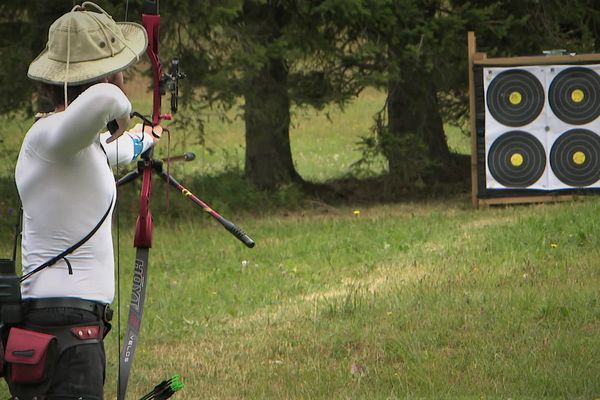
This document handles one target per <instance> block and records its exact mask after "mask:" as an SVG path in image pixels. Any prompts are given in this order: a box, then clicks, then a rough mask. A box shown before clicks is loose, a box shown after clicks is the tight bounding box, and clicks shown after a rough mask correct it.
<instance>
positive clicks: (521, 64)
mask: <svg viewBox="0 0 600 400" xmlns="http://www.w3.org/2000/svg"><path fill="white" fill-rule="evenodd" d="M468 53H469V98H470V115H471V118H470V122H471V181H472V193H471V195H472V202H473V205H474V206H475V207H478V206H479V205H485V204H507V203H508V204H510V203H531V202H546V201H560V200H569V199H572V198H573V196H574V195H577V194H588V193H600V54H580V55H548V56H532V57H511V58H487V56H486V54H485V53H480V52H477V48H476V38H475V34H474V33H473V32H469V34H468Z"/></svg>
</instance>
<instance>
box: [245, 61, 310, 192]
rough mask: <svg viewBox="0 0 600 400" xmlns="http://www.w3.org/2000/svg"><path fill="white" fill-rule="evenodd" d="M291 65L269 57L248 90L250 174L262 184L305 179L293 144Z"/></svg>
mask: <svg viewBox="0 0 600 400" xmlns="http://www.w3.org/2000/svg"><path fill="white" fill-rule="evenodd" d="M287 74H288V71H287V68H286V66H285V63H284V61H283V60H281V59H275V60H273V59H272V60H269V62H268V63H267V64H266V65H264V66H263V68H262V70H261V71H260V73H259V74H258V75H257V76H255V77H253V78H252V79H251V84H250V87H249V90H248V91H247V92H246V94H245V96H244V97H245V100H246V105H245V113H244V118H245V122H246V166H245V167H246V176H247V177H248V178H249V179H250V181H251V182H253V183H254V184H255V185H257V186H258V187H260V188H264V189H275V188H277V187H278V186H280V185H281V184H285V183H290V182H295V181H301V180H302V179H301V178H300V175H298V173H297V172H296V169H295V167H294V162H293V160H292V151H291V147H290V131H289V128H290V98H289V95H288V91H287Z"/></svg>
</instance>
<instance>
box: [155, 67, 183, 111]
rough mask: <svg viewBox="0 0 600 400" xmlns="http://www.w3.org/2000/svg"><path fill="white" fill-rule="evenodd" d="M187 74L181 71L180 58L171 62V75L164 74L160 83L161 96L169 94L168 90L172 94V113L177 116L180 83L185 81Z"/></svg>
mask: <svg viewBox="0 0 600 400" xmlns="http://www.w3.org/2000/svg"><path fill="white" fill-rule="evenodd" d="M185 78H186V75H185V73H183V72H181V71H180V70H179V58H173V59H172V60H171V67H170V68H169V73H168V74H167V73H163V74H162V76H161V77H160V81H159V91H160V94H161V96H164V95H165V94H167V90H168V91H169V92H170V93H171V112H172V113H173V114H175V113H176V112H177V107H178V99H179V81H180V80H181V79H185Z"/></svg>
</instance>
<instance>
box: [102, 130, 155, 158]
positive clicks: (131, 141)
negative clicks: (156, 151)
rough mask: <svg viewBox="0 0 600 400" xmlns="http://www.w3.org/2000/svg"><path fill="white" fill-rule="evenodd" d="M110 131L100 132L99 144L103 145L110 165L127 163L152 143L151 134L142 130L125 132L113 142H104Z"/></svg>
mask: <svg viewBox="0 0 600 400" xmlns="http://www.w3.org/2000/svg"><path fill="white" fill-rule="evenodd" d="M109 137H110V133H108V132H104V133H101V134H100V145H101V146H102V147H104V151H106V155H107V156H108V162H109V164H110V166H111V167H114V166H116V165H120V164H128V163H130V162H131V161H134V160H135V159H136V158H137V157H138V156H139V155H140V154H142V153H143V152H144V151H146V150H148V149H149V148H150V147H152V146H153V145H154V140H153V139H152V135H150V134H148V133H144V132H131V131H130V132H125V133H124V134H123V135H122V136H121V137H119V138H118V139H117V140H115V141H114V142H110V143H106V139H108V138H109Z"/></svg>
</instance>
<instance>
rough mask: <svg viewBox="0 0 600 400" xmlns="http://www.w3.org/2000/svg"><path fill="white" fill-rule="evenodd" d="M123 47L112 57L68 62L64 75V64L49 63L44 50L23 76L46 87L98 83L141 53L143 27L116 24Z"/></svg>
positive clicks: (144, 37)
mask: <svg viewBox="0 0 600 400" xmlns="http://www.w3.org/2000/svg"><path fill="white" fill-rule="evenodd" d="M117 25H118V26H119V28H121V32H122V33H123V37H124V39H125V42H126V44H127V46H129V48H127V46H126V47H125V48H123V50H121V51H120V52H119V53H118V54H115V55H114V56H112V57H107V58H102V59H99V60H93V61H83V62H70V63H69V73H68V76H67V73H66V67H67V64H66V63H64V62H60V61H54V60H51V59H50V58H49V57H48V49H47V48H46V49H45V50H44V51H43V52H42V53H41V54H40V55H39V56H38V57H37V58H36V59H35V60H33V62H32V63H31V64H30V65H29V70H28V71H27V76H28V77H29V78H31V79H33V80H36V81H41V82H45V83H49V84H64V83H65V78H67V85H69V86H73V85H82V84H86V83H90V82H94V81H97V80H100V79H102V78H104V77H106V76H109V75H112V74H114V73H116V72H119V71H121V70H123V69H125V68H127V67H129V66H130V65H132V64H135V63H136V62H137V61H138V60H139V57H140V56H141V55H142V54H144V52H145V51H146V47H147V46H148V35H147V33H146V30H145V29H144V27H143V26H141V25H139V24H136V23H133V22H118V23H117Z"/></svg>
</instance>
